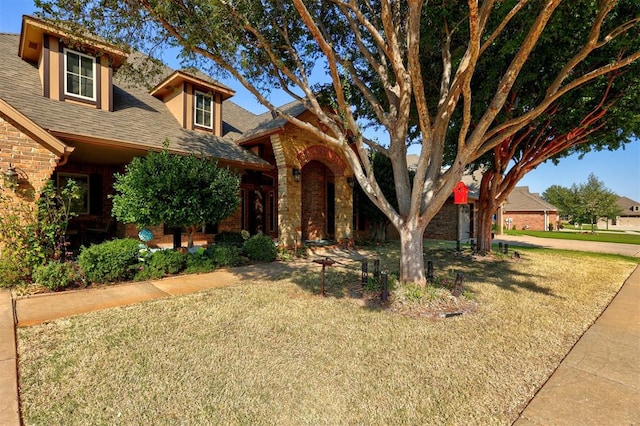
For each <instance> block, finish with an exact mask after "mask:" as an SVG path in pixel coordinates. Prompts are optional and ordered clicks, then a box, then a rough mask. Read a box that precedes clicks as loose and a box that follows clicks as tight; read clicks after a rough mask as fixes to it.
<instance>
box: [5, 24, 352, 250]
mask: <svg viewBox="0 0 640 426" xmlns="http://www.w3.org/2000/svg"><path fill="white" fill-rule="evenodd" d="M134 59H135V58H134ZM130 60H132V58H131V57H130V56H129V55H128V54H127V53H126V52H124V51H122V50H120V49H118V48H116V47H114V46H112V45H109V44H107V43H105V42H103V41H101V40H99V39H94V38H90V37H86V38H82V39H78V38H76V37H72V36H71V35H70V34H68V33H67V32H65V31H64V29H62V28H59V27H56V26H55V25H53V24H52V23H50V22H48V21H46V20H42V19H40V18H36V17H32V16H24V17H23V22H22V30H21V33H20V34H19V35H16V34H0V173H1V174H5V175H6V174H7V173H8V172H11V173H12V174H13V173H17V175H18V182H17V183H18V188H19V189H20V190H21V191H16V193H21V194H24V193H25V192H26V191H25V190H32V191H31V192H32V193H34V194H37V193H39V191H40V190H41V189H42V186H43V184H44V182H45V181H46V180H48V179H53V180H54V181H55V182H56V183H57V184H58V185H62V184H64V182H66V180H69V179H73V180H75V181H77V182H78V184H79V185H80V187H81V188H82V190H83V193H82V195H83V196H82V199H81V201H80V202H79V203H78V205H77V206H76V212H77V213H78V216H77V217H76V218H74V221H73V223H72V224H71V228H70V229H71V232H77V233H79V234H80V235H82V233H83V232H84V231H86V229H89V228H96V227H99V226H106V225H107V224H108V223H109V222H110V221H111V207H112V205H111V199H110V198H109V195H110V194H112V192H113V174H114V172H120V171H122V170H123V169H124V166H125V165H126V164H127V163H128V162H129V161H130V160H131V159H132V158H133V157H135V156H143V155H145V154H146V153H147V152H148V151H149V150H160V149H162V148H163V142H164V141H165V140H168V141H169V143H170V145H169V149H170V151H172V152H175V153H177V154H189V153H194V154H197V155H207V156H210V157H212V158H214V159H216V160H217V161H218V164H219V165H220V166H223V167H230V168H231V169H233V170H235V171H237V172H238V173H239V174H241V177H242V179H241V190H240V191H241V193H240V196H241V207H240V209H239V210H238V211H237V212H236V214H235V215H233V216H232V217H230V218H228V219H227V220H225V221H224V222H223V223H219V224H209V225H210V226H208V227H207V228H203V234H202V235H200V238H207V239H208V240H210V239H211V238H212V237H213V234H215V233H216V232H221V231H225V230H232V231H240V230H242V229H246V230H248V231H250V232H251V233H256V232H264V233H266V234H268V235H271V236H273V237H274V238H279V240H280V242H281V243H282V244H284V245H289V246H290V245H293V243H294V241H298V242H302V241H304V240H316V239H335V240H343V239H350V238H352V225H351V224H352V216H353V215H352V202H351V200H352V187H351V186H350V184H349V183H350V182H351V180H350V179H348V178H349V177H350V175H351V173H350V169H349V167H348V165H347V163H346V161H345V160H344V158H342V157H341V155H339V154H338V153H336V152H334V151H332V150H331V149H329V148H327V147H326V146H324V145H321V144H320V143H319V142H317V141H316V140H315V139H314V138H313V137H312V136H311V135H310V134H307V133H305V132H304V131H300V130H299V129H298V128H295V127H294V126H291V125H290V124H288V123H287V122H286V121H284V120H282V119H277V118H275V119H274V117H273V116H272V115H271V113H265V114H261V115H256V114H252V113H251V112H249V111H247V110H245V109H244V108H242V107H240V106H238V105H236V104H235V103H234V102H232V101H231V100H230V98H232V97H233V95H234V91H233V90H232V89H230V88H228V87H226V86H224V85H223V84H220V83H218V82H216V81H214V80H212V79H210V78H209V77H207V76H205V75H203V74H201V73H191V72H186V71H180V70H178V71H175V70H171V69H168V68H167V69H166V72H165V74H164V75H163V76H162V79H161V81H159V82H158V83H157V85H156V86H155V87H153V88H152V89H151V90H147V89H146V88H144V87H141V86H136V85H132V84H131V83H130V82H128V81H123V80H122V79H120V78H119V74H118V70H119V69H120V68H121V67H122V66H123V64H125V63H127V61H130ZM285 108H288V109H289V110H290V112H292V113H293V114H294V115H296V116H299V117H300V118H302V119H306V118H308V119H309V120H312V119H313V118H312V117H313V116H312V115H311V114H309V113H308V112H306V110H305V109H304V107H302V106H301V105H300V104H295V103H294V104H291V105H288V106H285ZM1 184H2V180H1V179H0V185H1ZM5 186H6V185H5ZM303 188H304V190H303ZM4 190H7V188H5V189H4ZM114 229H117V234H118V235H120V236H123V235H136V234H137V230H136V229H135V226H133V225H128V226H124V225H123V224H118V226H117V228H114ZM153 232H154V235H155V242H158V243H161V242H169V241H171V238H172V235H170V234H171V232H172V231H171V230H167V229H163V227H157V228H154V229H153Z"/></svg>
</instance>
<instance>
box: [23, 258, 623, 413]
mask: <svg viewBox="0 0 640 426" xmlns="http://www.w3.org/2000/svg"><path fill="white" fill-rule="evenodd" d="M444 261H445V259H444V258H443V259H442V260H439V262H444ZM451 262H452V263H451V264H449V265H446V267H452V268H455V269H456V270H464V272H465V277H466V286H467V287H468V288H469V289H470V290H471V291H472V292H473V294H474V297H475V299H476V300H477V303H478V309H477V311H476V312H475V313H473V314H469V315H464V316H459V317H454V318H449V319H446V320H438V321H433V320H424V319H415V318H408V317H406V316H401V315H397V314H394V313H392V312H390V311H389V310H385V309H379V308H377V307H376V306H372V305H369V304H357V303H353V301H352V299H351V298H350V297H349V294H348V291H347V290H346V289H348V286H349V285H350V283H352V282H353V280H354V279H357V274H356V273H355V271H351V272H350V271H348V270H339V269H337V268H336V269H334V270H332V272H330V273H328V275H327V288H328V293H329V297H321V296H318V295H317V294H316V293H317V281H318V270H317V269H315V270H314V272H313V273H304V272H300V271H297V272H296V271H293V272H292V274H291V276H290V277H288V278H286V279H281V280H277V281H268V282H267V281H252V282H245V283H242V284H240V285H237V286H233V287H229V288H223V289H216V290H211V291H207V292H202V293H198V294H194V295H189V296H184V297H175V298H171V299H165V300H159V301H153V302H148V303H143V304H139V305H136V306H130V307H125V308H118V309H111V310H107V311H102V312H96V313H92V314H88V315H83V316H79V317H75V318H70V319H65V320H59V321H55V322H52V323H49V324H44V325H40V326H35V327H30V328H24V329H19V330H18V331H19V333H18V334H19V337H18V340H19V356H20V387H21V399H22V400H21V403H22V410H23V415H24V420H25V423H26V424H113V423H118V424H176V423H180V424H396V423H401V424H402V423H407V424H510V423H511V422H512V421H513V420H514V419H515V418H516V417H517V416H518V414H519V412H520V410H521V409H522V408H523V407H524V405H525V404H526V402H527V401H528V399H529V398H530V397H531V396H532V395H533V394H534V393H535V391H536V389H537V388H538V387H539V386H541V385H542V383H543V382H544V381H545V380H546V378H547V377H548V376H549V374H551V373H552V371H553V370H554V369H555V367H556V366H557V364H558V363H559V362H560V360H561V359H562V358H563V356H564V355H565V354H566V353H567V351H568V350H569V349H570V348H571V347H572V345H573V344H574V343H575V341H576V340H577V339H578V338H579V336H580V335H581V334H582V333H583V332H584V330H585V329H586V328H587V327H588V326H589V325H590V324H591V323H592V322H593V320H594V319H595V318H596V317H597V316H598V314H599V313H600V312H601V311H602V309H603V308H604V307H605V306H606V305H607V303H608V302H609V301H610V300H611V298H612V297H613V296H614V294H615V293H616V291H617V290H618V289H619V287H620V286H621V284H622V283H623V281H624V280H625V279H626V277H627V276H628V275H629V274H630V272H631V271H632V270H633V268H634V267H635V266H636V264H635V263H634V262H633V261H631V260H629V259H623V258H617V257H612V256H597V255H587V254H584V255H583V254H575V253H565V252H558V251H556V252H551V251H545V250H527V251H526V252H524V253H523V256H522V259H520V261H517V262H516V261H512V260H510V259H503V260H500V259H498V260H496V261H492V262H483V261H482V260H476V261H473V260H470V259H462V260H460V261H459V263H456V262H458V261H457V260H455V259H454V260H452V261H451ZM438 265H439V267H440V268H444V267H445V265H444V264H440V263H438ZM345 269H346V268H345Z"/></svg>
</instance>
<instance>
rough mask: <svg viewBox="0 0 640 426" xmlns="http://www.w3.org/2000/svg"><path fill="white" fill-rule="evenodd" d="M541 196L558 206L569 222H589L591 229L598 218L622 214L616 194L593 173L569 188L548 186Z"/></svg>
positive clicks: (610, 217) (613, 217)
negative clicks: (582, 181)
mask: <svg viewBox="0 0 640 426" xmlns="http://www.w3.org/2000/svg"><path fill="white" fill-rule="evenodd" d="M542 198H544V199H545V200H546V201H548V202H550V203H551V204H553V205H555V206H556V207H558V208H559V209H560V213H561V214H562V215H563V216H569V218H570V220H571V222H574V223H578V224H583V223H589V224H591V230H592V231H593V230H594V226H595V224H596V223H597V222H598V219H604V218H606V219H615V218H616V216H619V215H620V214H622V209H621V208H620V206H618V203H617V202H618V196H617V195H616V194H615V193H614V192H613V191H611V190H610V189H608V188H607V187H606V186H605V184H604V182H602V181H601V180H599V179H598V178H597V177H596V176H595V175H594V174H593V173H591V174H590V175H589V177H588V178H587V182H584V183H580V184H575V183H574V184H573V185H572V186H571V188H564V187H562V186H559V185H553V186H550V187H549V188H547V190H546V191H545V192H544V193H543V194H542Z"/></svg>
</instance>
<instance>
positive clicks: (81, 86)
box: [64, 49, 96, 101]
mask: <svg viewBox="0 0 640 426" xmlns="http://www.w3.org/2000/svg"><path fill="white" fill-rule="evenodd" d="M64 93H65V95H70V96H75V97H78V98H82V99H88V100H92V101H95V100H96V58H94V57H93V56H89V55H85V54H83V53H80V52H76V51H73V50H69V49H64Z"/></svg>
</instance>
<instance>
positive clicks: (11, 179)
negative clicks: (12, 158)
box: [4, 163, 18, 189]
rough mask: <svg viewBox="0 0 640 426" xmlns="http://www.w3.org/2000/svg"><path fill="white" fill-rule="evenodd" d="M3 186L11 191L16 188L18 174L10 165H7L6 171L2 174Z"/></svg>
mask: <svg viewBox="0 0 640 426" xmlns="http://www.w3.org/2000/svg"><path fill="white" fill-rule="evenodd" d="M4 186H5V187H6V188H12V189H13V188H15V187H16V186H18V172H17V171H16V168H15V166H13V165H12V164H11V163H9V167H8V168H7V171H6V172H4Z"/></svg>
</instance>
